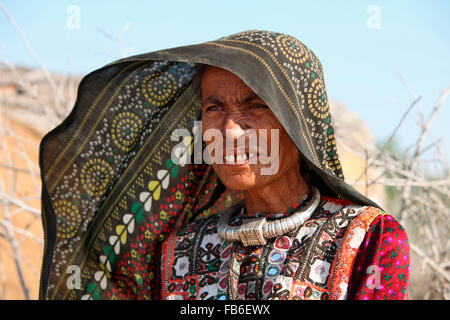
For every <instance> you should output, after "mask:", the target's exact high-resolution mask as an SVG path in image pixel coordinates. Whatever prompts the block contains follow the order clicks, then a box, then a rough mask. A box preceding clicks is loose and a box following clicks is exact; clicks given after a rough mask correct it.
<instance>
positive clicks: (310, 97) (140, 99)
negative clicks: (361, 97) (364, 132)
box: [39, 31, 376, 299]
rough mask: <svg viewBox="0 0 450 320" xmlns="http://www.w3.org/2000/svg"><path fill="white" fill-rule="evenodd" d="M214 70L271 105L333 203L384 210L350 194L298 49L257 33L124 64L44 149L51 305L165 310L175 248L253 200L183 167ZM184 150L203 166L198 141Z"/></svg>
mask: <svg viewBox="0 0 450 320" xmlns="http://www.w3.org/2000/svg"><path fill="white" fill-rule="evenodd" d="M205 64H206V65H213V66H217V67H220V68H223V69H227V70H229V71H231V72H232V73H234V74H235V75H237V76H238V77H240V78H241V79H242V80H243V81H244V82H245V83H246V84H247V85H248V86H249V87H250V88H251V89H252V90H253V91H254V92H255V93H256V94H257V95H258V96H259V97H260V98H261V99H263V100H264V101H265V102H266V103H267V104H268V106H269V107H270V108H271V110H272V111H273V112H274V114H275V115H276V116H277V117H278V119H279V120H280V122H281V123H282V125H283V126H284V128H285V129H286V131H287V132H288V133H289V135H290V137H291V138H292V140H293V141H294V142H295V144H296V145H297V147H298V149H299V150H300V152H301V154H302V156H303V159H304V161H306V164H307V166H308V167H309V168H308V171H309V176H310V179H311V183H313V184H315V185H316V186H318V187H319V188H320V189H321V192H322V193H323V194H328V195H330V196H334V197H339V198H344V199H347V200H350V201H352V202H355V203H358V204H363V205H364V204H365V205H375V206H376V204H374V203H373V202H372V201H370V200H369V199H367V198H365V197H364V196H363V195H361V194H360V193H358V192H357V191H356V190H355V189H353V188H352V187H351V186H349V185H348V184H346V183H345V182H344V177H343V173H342V168H341V165H340V163H339V159H338V154H337V150H336V143H335V133H334V130H333V126H332V122H331V115H330V111H329V107H328V100H327V94H326V90H325V82H324V75H323V70H322V66H321V64H320V62H319V60H318V59H317V57H316V56H315V54H314V53H313V52H312V51H311V50H309V49H308V48H307V47H306V46H305V45H303V44H302V43H301V42H300V41H298V40H296V39H295V38H293V37H291V36H288V35H285V34H280V33H275V32H269V31H247V32H242V33H238V34H234V35H231V36H228V37H224V38H220V39H218V40H216V41H212V42H206V43H201V44H197V45H191V46H184V47H178V48H173V49H169V50H161V51H157V52H152V53H147V54H142V55H137V56H133V57H130V58H126V59H122V60H119V61H116V62H114V63H111V64H109V65H107V66H105V67H103V68H101V69H99V70H96V71H94V72H92V73H90V74H89V75H87V76H86V77H84V78H83V80H82V81H81V83H80V85H79V91H78V97H77V101H76V104H75V106H74V108H73V110H72V112H71V113H70V115H69V116H68V117H67V118H66V119H65V120H64V121H63V122H62V123H61V124H60V125H59V126H58V127H56V128H55V129H54V130H52V131H51V132H49V133H48V134H47V135H46V136H45V137H44V138H43V140H42V142H41V144H40V157H39V161H40V168H41V177H42V219H43V226H44V234H45V248H44V261H43V266H42V274H41V286H40V298H41V299H112V298H117V297H119V298H131V299H133V298H145V299H157V298H158V297H159V274H158V272H159V271H158V268H159V263H158V262H159V250H160V244H161V242H162V241H164V239H165V237H166V236H167V235H168V234H169V233H170V232H171V230H173V228H177V227H180V226H182V225H184V224H186V223H187V222H189V221H191V220H192V219H195V218H197V217H201V216H207V215H210V214H215V213H217V212H220V211H222V210H224V209H225V208H228V207H230V206H231V205H233V204H235V203H236V202H237V201H239V200H241V199H242V194H241V193H240V192H235V191H232V190H227V189H226V188H225V187H224V185H223V184H222V183H221V182H220V181H218V179H217V176H216V175H215V174H214V172H213V170H212V167H211V166H208V165H206V164H194V163H193V161H192V164H186V165H184V166H182V165H177V164H176V163H175V162H174V161H173V159H172V158H171V150H172V148H173V146H174V145H175V144H178V143H179V141H172V139H171V135H172V132H173V131H174V130H175V129H178V128H186V129H187V130H190V131H191V130H192V128H193V123H194V121H196V120H199V119H200V116H201V103H200V100H199V93H198V77H196V75H197V74H198V72H199V70H200V69H201V68H202V66H204V65H205ZM184 143H185V146H186V150H185V152H187V153H188V156H189V157H192V156H193V155H192V144H193V143H194V139H184Z"/></svg>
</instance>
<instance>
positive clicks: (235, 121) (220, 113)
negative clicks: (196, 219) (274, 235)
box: [201, 66, 308, 213]
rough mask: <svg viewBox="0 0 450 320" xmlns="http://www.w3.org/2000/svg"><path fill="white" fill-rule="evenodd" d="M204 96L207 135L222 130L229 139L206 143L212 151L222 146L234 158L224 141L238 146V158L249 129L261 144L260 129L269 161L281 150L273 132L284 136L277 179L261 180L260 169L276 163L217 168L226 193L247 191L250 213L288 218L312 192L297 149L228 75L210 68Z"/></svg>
mask: <svg viewBox="0 0 450 320" xmlns="http://www.w3.org/2000/svg"><path fill="white" fill-rule="evenodd" d="M201 96H202V133H203V134H205V132H206V131H207V130H208V129H217V130H219V131H220V132H221V133H222V135H223V137H224V139H221V141H216V140H215V139H213V140H212V141H208V140H207V139H205V141H206V145H207V146H208V147H210V146H209V144H210V143H222V144H223V152H224V154H225V155H229V154H230V153H228V150H227V149H226V141H225V140H226V139H225V137H227V139H229V140H230V141H231V142H232V144H231V145H234V149H233V150H232V153H231V154H233V152H234V155H236V154H238V153H239V152H244V151H239V152H238V151H236V149H237V139H238V137H239V136H241V135H243V134H244V133H245V131H246V130H250V129H253V130H255V131H256V133H257V135H258V138H259V135H260V131H259V129H267V130H268V133H267V138H268V139H267V141H268V146H267V148H268V151H267V154H268V155H270V154H271V152H272V150H271V147H272V148H275V147H276V144H275V143H272V142H273V141H272V139H271V134H270V130H272V129H278V130H279V131H278V132H279V143H278V144H279V149H278V154H279V157H278V166H277V168H278V170H277V171H276V172H274V174H269V175H263V174H261V169H262V168H264V167H269V166H270V165H271V163H269V164H261V163H260V158H259V157H258V158H257V161H255V160H254V162H250V161H247V162H245V163H243V162H241V163H240V164H236V163H231V164H230V163H228V162H227V161H226V160H223V164H218V163H213V164H212V165H213V168H214V170H215V172H216V173H217V175H218V176H219V178H220V180H221V181H222V182H223V184H224V185H225V186H226V187H228V188H230V189H235V190H243V191H244V195H245V205H246V208H247V211H248V212H249V213H255V212H265V213H279V212H284V211H285V210H287V209H288V208H289V206H290V205H292V204H293V203H294V202H295V201H297V200H298V199H300V198H301V197H303V196H304V195H305V194H306V193H307V192H308V186H307V185H306V183H305V181H304V179H303V178H302V175H301V172H300V166H299V160H300V154H299V151H298V149H297V147H296V146H295V144H294V143H293V141H292V140H291V138H290V137H289V135H288V134H287V132H286V131H285V130H284V128H283V126H282V125H281V124H280V122H279V121H278V119H277V118H276V117H275V115H274V114H273V113H272V111H271V110H270V109H269V107H268V106H267V105H266V104H265V102H264V101H263V100H261V99H260V98H259V97H258V96H257V95H256V94H255V93H254V92H253V91H252V90H251V89H250V88H249V87H248V86H247V85H246V84H245V83H244V82H243V81H242V80H241V79H240V78H239V77H237V76H236V75H234V74H233V73H231V72H229V71H227V70H224V69H221V68H217V67H212V66H208V67H206V69H205V70H204V73H203V74H202V78H201ZM227 130H229V131H228V136H227ZM230 133H231V135H230ZM258 141H259V139H258ZM248 144H249V143H248V142H247V149H246V152H247V153H248V152H250V151H249V146H248ZM259 147H260V146H259V145H256V146H253V147H252V146H250V149H252V150H254V151H257V152H258V154H259V153H260V152H261V151H262V150H261V149H260V148H259ZM211 149H212V150H213V151H212V152H211V155H212V156H214V155H215V154H214V151H215V149H214V148H211ZM241 150H242V149H241ZM274 154H276V153H274ZM275 160H276V159H275ZM235 161H236V160H235ZM249 162H250V163H249ZM255 162H256V163H255ZM253 163H255V164H253Z"/></svg>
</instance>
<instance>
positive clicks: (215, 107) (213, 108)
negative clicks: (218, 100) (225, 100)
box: [205, 106, 222, 111]
mask: <svg viewBox="0 0 450 320" xmlns="http://www.w3.org/2000/svg"><path fill="white" fill-rule="evenodd" d="M218 110H222V108H221V107H219V106H208V107H206V108H205V111H218Z"/></svg>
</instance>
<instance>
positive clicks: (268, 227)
mask: <svg viewBox="0 0 450 320" xmlns="http://www.w3.org/2000/svg"><path fill="white" fill-rule="evenodd" d="M311 188H312V192H313V194H312V197H311V200H310V201H309V203H308V204H307V205H306V206H305V207H303V208H302V209H301V210H299V211H297V212H295V213H293V214H292V215H290V216H289V217H286V218H283V219H278V220H274V221H270V222H268V221H267V220H266V218H258V219H252V220H251V221H249V222H247V223H244V224H242V225H240V226H234V227H233V226H230V225H228V223H229V221H230V218H231V215H232V214H233V212H232V210H226V211H225V212H223V213H222V214H221V215H220V217H219V221H218V226H217V230H218V232H219V235H220V236H221V237H222V238H223V239H225V240H228V241H233V242H234V241H240V242H242V245H243V246H245V247H248V246H262V245H265V244H266V243H267V240H268V239H271V238H275V237H279V236H282V235H284V234H286V233H289V232H291V231H294V230H295V229H296V228H298V227H299V226H301V225H302V224H303V223H305V221H307V220H308V219H309V218H310V217H311V215H312V214H313V213H314V211H315V210H316V208H317V206H318V205H319V202H320V192H319V190H318V189H317V188H315V187H311Z"/></svg>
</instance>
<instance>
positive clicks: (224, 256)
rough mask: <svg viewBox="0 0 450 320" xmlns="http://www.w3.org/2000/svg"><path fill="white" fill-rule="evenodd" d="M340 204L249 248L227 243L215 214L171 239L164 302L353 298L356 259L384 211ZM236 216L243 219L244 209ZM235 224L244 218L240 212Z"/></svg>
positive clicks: (322, 208)
mask: <svg viewBox="0 0 450 320" xmlns="http://www.w3.org/2000/svg"><path fill="white" fill-rule="evenodd" d="M339 202H340V201H339V200H336V201H335V202H333V200H332V199H330V198H327V201H324V200H322V203H321V205H320V209H318V211H316V213H315V214H314V215H313V216H312V217H311V219H310V220H308V221H307V222H306V223H305V224H304V225H303V226H301V227H300V228H299V229H298V230H296V231H294V232H293V233H291V234H288V235H285V236H281V237H277V238H275V239H271V240H269V242H268V244H267V245H266V246H253V247H243V246H241V245H239V244H238V243H230V242H227V241H225V240H222V239H221V238H220V236H219V235H218V234H217V219H218V217H216V216H213V217H211V218H207V219H203V220H198V221H196V222H194V223H192V224H190V225H188V226H187V227H186V228H184V229H182V230H181V231H179V232H178V233H175V232H174V233H172V234H171V236H170V238H169V239H168V241H166V242H165V244H164V246H163V249H162V257H163V259H162V265H161V273H162V285H163V287H162V297H161V298H163V299H224V298H227V299H230V298H232V299H245V300H252V299H258V300H259V299H276V300H287V299H302V300H303V299H305V300H310V299H345V298H347V288H348V284H349V281H350V279H351V277H352V276H353V274H352V273H351V270H352V266H353V262H354V260H355V258H356V254H357V252H358V249H359V247H360V245H361V243H362V241H363V239H364V236H365V235H366V233H367V231H368V230H369V227H370V226H371V222H372V221H373V220H374V219H375V218H376V217H377V216H380V215H381V212H380V210H378V209H375V208H373V207H361V206H355V205H347V206H342V205H339V204H338V203H339ZM234 210H236V211H237V212H238V213H239V212H240V210H241V207H239V206H238V207H237V208H236V207H235V208H234ZM233 221H234V223H241V222H242V221H243V220H242V219H241V216H240V215H239V214H237V215H236V216H235V218H234V220H233ZM244 221H245V220H244ZM186 288H189V291H188V292H186V290H185V289H186Z"/></svg>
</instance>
